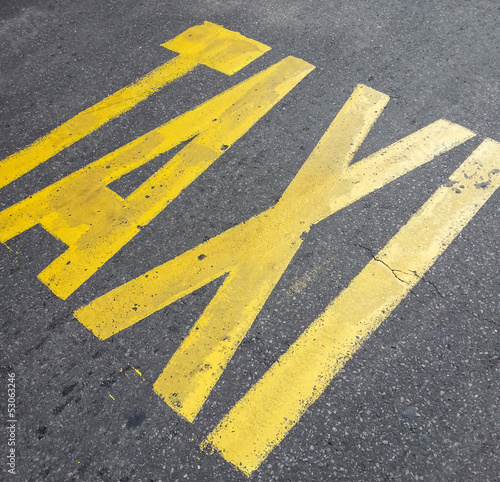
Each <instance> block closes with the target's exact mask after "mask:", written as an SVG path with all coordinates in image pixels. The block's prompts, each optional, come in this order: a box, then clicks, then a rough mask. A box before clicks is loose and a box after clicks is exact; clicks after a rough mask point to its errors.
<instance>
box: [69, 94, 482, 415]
mask: <svg viewBox="0 0 500 482" xmlns="http://www.w3.org/2000/svg"><path fill="white" fill-rule="evenodd" d="M387 101H388V97H387V96H386V95H385V94H382V93H380V92H377V91H375V90H373V89H370V88H369V87H366V86H362V85H360V86H358V87H357V88H356V90H355V91H354V93H353V94H352V96H351V97H350V99H349V100H348V101H347V102H346V104H345V105H344V107H343V108H342V109H341V111H340V112H339V114H338V115H337V116H336V118H335V120H334V121H333V123H332V124H331V126H330V127H329V128H328V130H327V131H326V133H325V134H324V136H323V137H322V139H321V140H320V142H319V143H318V145H317V146H316V148H315V149H314V151H313V152H312V154H311V155H310V156H309V158H308V159H307V161H306V162H305V164H304V166H303V167H302V168H301V169H300V171H299V173H298V174H297V176H296V177H295V179H294V180H293V181H292V183H291V184H290V186H289V187H288V189H287V190H286V191H285V193H284V194H283V196H282V198H281V199H280V200H279V201H278V203H277V204H276V205H275V206H273V207H272V208H270V209H268V210H267V211H265V212H263V213H261V214H259V215H257V216H255V217H253V218H251V219H250V220H248V221H247V222H245V223H242V224H240V225H238V226H236V227H234V228H232V229H229V230H228V231H226V232H224V233H222V234H220V235H219V236H216V237H215V238H212V239H210V240H209V241H207V242H205V243H203V244H201V245H199V246H197V247H195V248H193V249H191V250H190V251H187V252H186V253H184V254H182V255H180V256H178V257H177V258H175V259H173V260H171V261H168V262H167V263H165V264H163V265H161V266H159V267H157V268H155V269H153V270H151V271H149V272H147V273H145V274H144V275H142V276H140V277H138V278H136V279H135V280H132V281H130V282H128V283H126V284H124V285H123V286H120V287H119V288H116V289H115V290H113V291H111V292H109V293H108V294H106V295H104V296H102V297H100V298H98V299H96V300H94V301H93V302H92V303H90V304H89V305H87V306H84V307H83V308H80V309H79V310H77V311H76V312H75V316H76V318H77V319H78V320H79V321H80V322H81V323H83V324H84V325H85V326H86V327H87V328H88V329H90V330H92V332H93V333H94V334H95V335H96V336H98V337H99V338H100V339H106V338H108V337H110V336H112V335H114V334H116V333H118V332H120V331H121V330H123V329H125V328H127V327H129V326H131V325H133V324H134V323H136V322H138V321H140V320H142V319H144V318H145V317H147V316H148V315H150V314H152V313H154V312H156V311H158V310H160V309H161V308H163V307H165V306H167V305H169V304H170V303H173V302H174V301H175V300H177V299H179V298H182V297H183V296H185V295H187V294H188V293H191V292H192V291H194V290H196V289H198V288H200V287H202V286H204V285H205V284H207V283H209V282H211V281H212V280H214V279H216V278H218V277H221V276H223V275H224V274H226V273H228V275H227V277H226V279H225V280H224V283H223V284H222V286H221V287H220V288H219V290H218V291H217V294H216V295H215V297H214V298H213V300H212V301H211V302H210V303H209V305H208V306H207V307H206V309H205V311H204V312H203V314H202V315H201V317H200V319H199V320H198V321H197V322H196V323H195V325H194V327H193V328H192V330H191V331H190V333H189V335H188V336H187V337H186V339H185V340H184V341H183V343H182V344H181V346H180V347H179V349H178V350H177V351H176V352H175V353H174V355H173V357H172V358H171V360H170V362H169V363H168V365H167V366H166V368H165V370H164V371H163V373H162V374H161V375H160V377H159V378H158V380H157V381H156V383H155V385H154V390H155V391H156V392H157V393H158V394H159V395H160V396H161V397H162V398H163V399H164V400H165V402H166V403H167V404H168V405H169V406H170V407H171V408H172V409H174V410H175V411H176V412H177V413H179V414H180V415H182V416H183V417H185V418H186V419H187V420H189V421H193V420H194V418H195V417H196V415H197V413H198V412H199V410H200V409H201V407H202V405H203V403H204V402H205V400H206V398H207V397H208V395H209V394H210V392H211V390H212V388H213V387H214V385H215V383H216V382H217V380H218V379H219V377H220V375H221V374H222V372H223V370H224V369H225V367H226V365H227V363H228V362H229V360H230V359H231V357H232V356H233V354H234V352H235V350H236V348H237V347H238V346H239V344H240V343H241V341H242V339H243V337H244V336H245V334H246V333H247V331H248V329H249V328H250V326H251V325H252V323H253V321H254V320H255V318H256V316H257V315H258V313H259V311H260V310H261V308H262V306H263V305H264V303H265V302H266V300H267V298H268V297H269V295H270V293H271V292H272V290H273V288H274V287H275V285H276V284H277V282H278V281H279V279H280V278H281V276H282V274H283V272H284V271H285V270H286V268H287V266H288V264H289V263H290V261H291V259H292V258H293V256H294V254H295V253H296V252H297V250H298V249H299V247H300V245H301V244H302V234H303V233H304V232H307V231H308V230H309V229H310V227H311V226H312V225H313V224H315V223H318V222H319V221H321V220H322V219H324V218H326V217H327V216H330V215H331V214H333V213H335V212H337V211H339V210H340V209H342V208H343V207H346V206H348V205H350V204H351V203H353V202H354V201H356V200H358V199H360V198H362V197H363V196H366V195H368V194H369V193H370V192H373V191H374V190H376V189H378V188H380V187H382V186H384V185H385V184H387V183H389V182H391V181H393V180H394V179H397V178H398V177H400V176H402V175H403V174H405V173H407V172H409V171H411V170H413V169H415V168H416V167H418V166H420V165H422V164H425V163H426V162H429V161H430V160H432V159H433V158H434V157H436V156H438V155H440V154H442V153H443V152H446V151H448V150H449V149H452V148H453V147H455V146H457V145H458V144H461V143H462V142H464V141H466V140H467V139H469V138H471V137H472V136H474V133H473V132H471V131H469V130H468V129H465V128H464V127H461V126H458V125H456V124H453V123H451V122H448V121H445V120H439V121H437V122H434V123H433V124H431V125H429V126H427V127H425V128H423V129H420V130H419V131H417V132H415V133H413V134H411V135H409V136H407V137H405V138H404V139H402V140H400V141H398V142H395V143H394V144H392V145H390V146H389V147H387V148H385V149H382V150H380V151H378V152H377V153H375V154H372V155H371V156H368V157H367V158H365V159H363V160H361V161H359V162H356V163H355V164H353V165H352V166H350V167H349V163H350V162H351V160H352V158H353V156H354V154H355V153H356V151H357V150H358V148H359V146H360V145H361V143H362V142H363V140H364V138H365V137H366V135H367V134H368V132H369V130H370V129H371V127H372V125H373V123H374V122H375V121H376V119H377V117H378V116H379V115H380V113H381V112H382V110H383V108H384V106H385V105H386V103H387Z"/></svg>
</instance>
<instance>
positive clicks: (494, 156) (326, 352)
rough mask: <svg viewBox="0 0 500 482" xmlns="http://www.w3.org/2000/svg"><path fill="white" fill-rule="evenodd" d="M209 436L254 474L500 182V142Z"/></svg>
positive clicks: (456, 177) (463, 170)
mask: <svg viewBox="0 0 500 482" xmlns="http://www.w3.org/2000/svg"><path fill="white" fill-rule="evenodd" d="M450 181H451V182H450V183H449V185H445V186H442V187H440V188H439V189H438V190H437V191H436V193H435V194H434V195H433V196H432V197H431V198H430V199H429V200H428V201H427V202H426V203H425V204H424V205H423V206H422V208H421V209H420V210H419V211H418V212H417V213H416V214H415V215H414V216H413V217H412V218H411V219H410V220H409V221H408V223H407V224H406V225H405V226H403V228H401V230H400V231H399V232H398V233H397V234H396V235H395V236H394V237H393V238H392V239H391V240H390V241H389V243H388V244H387V245H386V246H385V247H384V248H383V249H382V250H381V251H380V252H379V253H378V255H377V256H376V257H375V259H374V260H372V261H370V262H369V263H368V265H367V266H366V267H365V268H364V269H363V270H362V271H361V273H360V274H359V275H358V276H357V277H356V278H355V279H354V280H353V281H352V283H351V284H350V285H349V286H348V287H347V288H346V289H345V290H344V291H343V292H342V293H341V294H340V295H339V296H338V297H337V298H336V299H335V300H334V301H333V302H332V303H331V304H330V305H329V306H328V308H327V309H326V311H325V312H324V313H323V314H322V315H321V316H320V317H319V318H318V319H317V320H316V321H315V322H313V324H312V325H311V326H310V327H309V328H308V329H307V330H306V331H305V332H304V333H303V334H302V335H301V336H300V337H299V338H298V340H297V341H296V342H295V343H294V344H293V345H292V346H291V347H290V349H289V350H288V351H287V352H286V353H285V354H284V355H283V356H282V357H281V358H280V359H279V360H278V361H277V362H276V363H275V364H274V365H273V366H272V367H271V368H270V369H269V370H268V371H267V373H265V374H264V376H263V377H262V378H261V379H260V380H259V381H258V382H257V383H256V384H255V385H254V386H253V387H252V388H251V389H250V391H249V392H248V393H247V394H246V395H245V396H244V397H243V398H242V399H241V400H240V401H239V402H238V403H237V404H236V405H235V406H234V407H233V408H232V409H231V410H230V412H229V413H228V414H227V415H226V416H225V417H224V419H223V420H222V421H221V422H220V424H219V425H218V426H217V427H216V429H215V430H214V431H213V432H212V433H211V434H210V435H209V436H208V437H207V439H206V441H205V442H204V443H203V444H202V448H205V449H206V448H208V447H209V446H212V447H213V448H215V449H217V450H218V451H219V452H220V453H221V455H222V456H223V457H224V458H225V459H226V460H227V461H228V462H230V463H232V464H234V465H235V466H236V467H238V468H239V469H240V470H241V471H242V472H244V473H245V474H246V475H250V474H251V473H252V472H253V471H254V470H255V469H256V468H257V467H258V466H259V465H260V464H261V463H262V462H263V461H264V460H265V458H266V457H267V455H268V454H269V453H270V452H271V450H272V449H273V448H274V447H275V446H276V445H277V444H278V443H280V442H281V440H282V439H283V438H284V437H285V435H286V434H287V433H288V432H289V431H290V430H291V428H292V427H293V426H294V425H295V424H296V423H297V422H298V420H299V419H300V417H301V416H302V414H303V413H304V412H305V411H306V410H307V408H308V407H309V406H310V405H311V404H312V403H313V402H314V401H316V400H317V399H318V397H319V396H320V395H321V393H322V392H323V391H324V390H325V388H326V387H327V386H328V384H329V383H330V382H331V380H332V378H333V377H334V376H335V375H336V374H337V373H338V372H339V371H340V370H341V368H342V367H343V366H344V364H345V363H346V361H347V360H348V359H349V358H350V357H352V355H353V354H354V352H355V351H356V350H357V349H358V348H359V347H360V346H361V344H362V343H363V342H364V341H365V340H366V339H367V338H368V337H369V336H370V335H371V334H372V332H373V331H374V330H375V329H376V328H377V327H378V326H379V325H380V323H381V322H382V321H383V320H384V319H385V318H387V317H388V316H389V314H390V313H391V311H392V310H393V309H394V308H395V307H396V306H397V305H398V304H399V303H400V302H401V301H402V300H403V298H404V297H405V296H406V295H407V294H408V293H409V291H410V290H411V289H412V288H413V287H414V286H415V285H416V284H417V283H418V281H419V280H420V279H421V278H422V277H423V276H424V274H425V273H426V271H427V270H428V269H429V268H430V267H431V266H432V265H433V263H434V262H435V261H436V259H437V258H438V257H439V256H440V255H441V254H442V253H443V251H444V250H445V249H446V247H447V246H448V245H449V244H450V243H451V242H452V241H453V239H455V237H456V236H457V235H458V234H459V233H460V231H461V230H462V229H463V228H464V227H465V225H466V224H467V223H468V222H469V221H470V220H471V219H472V217H473V216H474V215H475V214H476V212H477V211H478V210H479V208H480V207H481V206H482V205H483V204H484V203H485V202H486V201H487V200H488V198H489V197H490V196H491V195H492V194H493V193H494V192H495V190H496V189H497V188H498V187H500V143H498V142H495V141H493V140H491V139H488V140H486V141H484V142H483V143H482V144H481V145H480V146H479V147H478V149H476V150H475V151H474V152H473V153H472V155H471V156H470V157H469V158H468V159H467V160H466V161H465V162H464V163H463V164H462V165H461V166H460V167H459V168H458V170H457V171H455V173H454V174H453V175H452V176H451V177H450Z"/></svg>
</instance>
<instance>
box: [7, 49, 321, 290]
mask: <svg viewBox="0 0 500 482" xmlns="http://www.w3.org/2000/svg"><path fill="white" fill-rule="evenodd" d="M313 69H314V67H313V66H312V65H311V64H308V63H307V62H305V61H303V60H300V59H297V58H294V57H287V58H285V59H283V60H281V61H280V62H278V63H277V64H275V65H272V66H271V67H269V68H268V69H266V70H264V71H262V72H260V73H258V74H256V75H254V76H253V77H251V78H249V79H247V80H245V81H243V82H241V83H240V84H238V85H236V86H235V87H233V88H231V89H229V90H227V91H225V92H223V93H221V94H219V95H218V96H216V97H214V98H212V99H211V100H209V101H207V102H205V103H204V104H202V105H200V106H199V107H197V108H196V109H194V110H192V111H189V112H186V113H185V114H182V115H181V116H179V117H177V118H175V119H173V120H171V121H170V122H168V123H166V124H164V125H163V126H160V127H158V128H156V129H154V130H153V131H151V132H149V133H147V134H145V135H143V136H142V137H139V138H138V139H135V140H134V141H132V142H130V143H129V144H127V145H125V146H123V147H121V148H119V149H117V150H116V151H114V152H111V153H110V154H108V155H106V156H104V157H103V158H101V159H100V160H98V161H95V162H93V163H92V164H90V165H88V166H86V167H84V168H83V169H80V170H79V171H77V172H75V173H73V174H71V175H69V176H67V177H65V178H64V179H61V180H60V181H58V182H56V183H54V184H52V185H51V186H48V187H47V188H45V189H43V190H41V191H39V192H38V193H36V194H34V195H32V196H30V197H29V198H27V199H25V200H23V201H21V202H19V203H17V204H15V205H14V206H11V207H10V208H8V209H6V210H4V211H2V212H0V241H2V242H5V241H7V240H9V239H11V238H12V237H14V236H16V235H18V234H20V233H22V232H24V231H26V230H27V229H29V228H31V227H32V226H34V225H35V224H38V223H40V224H41V225H42V226H43V227H44V228H45V229H46V230H47V231H48V232H49V233H51V234H52V235H53V236H55V237H56V238H58V239H60V240H61V241H63V242H64V243H66V244H67V245H68V246H69V248H68V249H67V250H66V251H65V252H64V253H63V254H62V255H60V256H59V257H58V258H56V259H55V260H54V261H53V262H52V263H51V264H50V265H49V266H47V267H46V268H45V269H44V270H43V271H42V272H41V273H40V274H39V276H38V277H39V279H40V280H41V281H42V282H43V283H45V284H46V285H47V286H48V287H49V288H50V289H51V290H52V292H53V293H55V294H56V295H57V296H59V297H61V298H63V299H66V298H67V297H68V296H69V295H70V294H71V293H73V292H74V291H75V290H76V289H77V288H78V287H79V286H80V285H81V284H82V283H84V282H85V281H86V280H87V279H88V278H90V276H92V274H93V273H95V272H96V271H97V269H98V268H100V267H101V266H102V265H103V264H104V263H105V262H106V261H108V260H109V259H110V258H111V257H112V256H113V255H114V254H115V253H116V252H117V251H118V250H119V249H121V248H122V247H123V246H124V245H125V244H127V242H129V241H130V240H131V239H132V238H133V237H134V236H135V235H136V234H137V233H138V232H139V229H140V226H141V225H145V224H147V223H149V222H150V221H151V220H152V219H154V217H155V216H156V215H157V214H158V213H160V212H161V211H162V210H163V209H164V208H165V207H166V206H167V205H168V204H169V203H170V202H171V201H172V200H173V199H174V198H175V197H176V196H178V195H179V193H180V192H181V191H182V190H183V189H184V188H185V187H186V186H188V185H189V184H190V183H191V182H192V181H194V180H195V179H196V178H197V177H198V176H199V175H201V174H202V173H203V172H204V171H205V170H206V169H207V168H208V167H209V166H210V165H211V164H212V163H213V162H215V161H216V160H217V159H218V158H219V157H220V156H221V155H222V154H223V153H224V152H225V151H226V150H227V149H228V148H229V147H230V146H232V145H233V144H234V142H236V141H237V140H238V139H239V138H240V137H241V136H242V135H244V134H245V133H246V132H247V131H248V130H249V129H250V128H251V127H252V126H253V125H254V124H255V123H256V122H257V121H258V120H259V119H260V118H261V117H262V116H264V115H265V114H266V113H267V112H268V111H269V110H270V109H271V108H272V107H273V106H274V105H275V104H276V103H277V102H279V101H280V100H281V99H282V98H283V97H284V96H285V95H286V94H287V93H288V92H289V91H290V90H291V89H293V88H294V87H295V86H296V85H297V84H298V83H299V82H300V81H301V80H302V79H303V78H304V77H305V76H306V75H307V74H308V73H309V72H311V71H312V70H313ZM193 137H194V139H193V140H192V141H191V142H190V143H189V144H188V145H186V146H185V147H184V148H183V149H182V150H181V151H180V152H178V153H177V154H176V155H175V156H174V157H173V158H172V159H171V160H170V161H169V162H168V163H167V164H166V165H165V166H163V167H162V168H161V169H159V170H158V171H157V172H156V173H155V174H154V175H152V176H151V177H150V178H149V179H147V180H146V181H145V182H144V183H143V184H142V185H141V186H139V187H138V188H137V189H136V190H135V191H134V192H133V193H131V194H130V195H129V196H128V197H127V198H125V199H124V198H122V197H121V196H119V195H118V194H116V193H115V192H114V191H112V190H111V189H109V188H108V187H107V185H108V184H110V183H111V182H113V181H114V180H116V179H118V178H119V177H121V176H123V175H124V174H126V173H127V172H130V171H132V170H134V169H136V168H137V167H139V166H141V165H143V164H145V163H146V162H148V161H150V160H151V159H153V158H155V157H157V156H158V155H160V154H162V153H164V152H167V151H169V150H170V149H171V148H173V147H175V146H176V145H178V144H180V143H182V142H185V141H188V140H189V139H192V138H193Z"/></svg>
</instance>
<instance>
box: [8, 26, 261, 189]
mask: <svg viewBox="0 0 500 482" xmlns="http://www.w3.org/2000/svg"><path fill="white" fill-rule="evenodd" d="M163 46H164V47H166V48H167V49H170V50H172V51H174V52H178V53H179V54H180V55H178V56H177V57H175V58H174V59H172V60H170V61H169V62H167V63H165V64H164V65H161V66H160V67H158V68H156V69H155V70H153V71H152V72H150V73H149V74H147V75H145V76H144V77H142V78H140V79H139V80H137V81H136V82H134V83H132V84H130V85H128V86H127V87H124V88H123V89H121V90H119V91H118V92H115V93H114V94H112V95H110V96H109V97H106V98H105V99H104V100H102V101H100V102H98V103H97V104H95V105H93V106H92V107H89V108H88V109H86V110H84V111H82V112H80V113H79V114H77V115H76V116H75V117H73V118H71V119H70V120H68V121H67V122H65V123H64V124H62V125H61V126H59V127H57V128H55V129H54V130H53V131H51V132H50V133H49V134H47V135H46V136H44V137H41V138H40V139H38V140H37V141H35V142H34V143H33V144H31V145H30V146H28V147H26V148H25V149H23V150H21V151H19V152H16V153H15V154H12V155H11V156H9V157H7V158H6V159H4V160H3V161H1V162H0V188H2V187H4V186H6V185H7V184H9V183H10V182H12V181H14V180H15V179H17V178H18V177H21V176H22V175H23V174H26V173H27V172H29V171H31V170H32V169H34V168H35V167H36V166H38V165H39V164H42V163H43V162H45V161H46V160H47V159H50V158H51V157H52V156H54V155H55V154H57V153H58V152H60V151H62V150H63V149H65V148H66V147H69V146H70V145H72V144H74V143H75V142H77V141H78V140H80V139H82V138H83V137H85V136H87V135H88V134H90V133H91V132H93V131H95V130H96V129H98V128H99V127H101V126H102V125H103V124H105V123H107V122H109V121H110V120H112V119H114V118H116V117H118V116H119V115H121V114H123V113H125V112H127V111H128V110H130V109H131V108H132V107H134V106H135V105H137V104H138V103H140V102H142V101H143V100H145V99H147V98H148V97H149V96H150V95H151V94H153V93H155V92H156V91H158V90H159V89H161V88H162V87H164V86H165V85H167V84H168V83H170V82H172V81H173V80H175V79H178V78H179V77H181V76H183V75H185V74H186V73H187V72H189V71H191V70H192V69H194V68H195V67H196V66H197V65H201V64H203V65H206V66H208V67H211V68H212V69H216V70H219V71H220V72H223V73H225V74H228V75H232V74H233V73H235V72H237V71H238V70H240V69H242V68H243V67H245V66H246V65H248V64H249V63H250V62H252V61H253V60H255V59H257V58H258V57H260V56H261V55H262V54H264V53H265V52H267V51H268V50H270V47H268V46H267V45H264V44H261V43H260V42H257V41H255V40H252V39H249V38H246V37H244V36H243V35H241V34H239V33H237V32H232V31H230V30H227V29H225V28H223V27H221V26H219V25H216V24H213V23H210V22H205V23H204V24H203V25H197V26H195V27H191V28H189V29H188V30H186V31H185V32H183V33H182V34H180V35H178V36H177V37H175V38H174V39H172V40H170V41H169V42H166V43H165V44H163Z"/></svg>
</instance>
